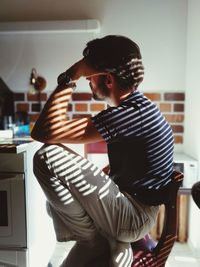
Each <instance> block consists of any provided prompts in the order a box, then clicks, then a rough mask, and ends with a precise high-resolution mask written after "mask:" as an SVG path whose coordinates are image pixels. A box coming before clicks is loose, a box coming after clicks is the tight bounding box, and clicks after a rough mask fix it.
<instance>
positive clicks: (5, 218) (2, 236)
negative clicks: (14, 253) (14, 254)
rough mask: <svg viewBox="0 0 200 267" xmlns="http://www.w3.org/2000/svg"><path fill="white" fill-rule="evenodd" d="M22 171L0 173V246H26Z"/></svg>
mask: <svg viewBox="0 0 200 267" xmlns="http://www.w3.org/2000/svg"><path fill="white" fill-rule="evenodd" d="M25 210H26V208H25V184H24V174H23V173H19V174H17V173H0V248H20V247H21V248H26V246H27V242H26V212H25Z"/></svg>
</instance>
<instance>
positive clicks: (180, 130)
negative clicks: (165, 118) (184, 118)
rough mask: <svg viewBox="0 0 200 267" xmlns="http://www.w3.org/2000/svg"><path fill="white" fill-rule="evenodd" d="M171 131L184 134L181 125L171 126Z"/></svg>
mask: <svg viewBox="0 0 200 267" xmlns="http://www.w3.org/2000/svg"><path fill="white" fill-rule="evenodd" d="M171 127H172V130H173V132H174V133H183V132H184V128H183V126H182V125H171Z"/></svg>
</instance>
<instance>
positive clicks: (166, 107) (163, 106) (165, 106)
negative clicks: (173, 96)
mask: <svg viewBox="0 0 200 267" xmlns="http://www.w3.org/2000/svg"><path fill="white" fill-rule="evenodd" d="M159 106H160V110H161V112H171V111H172V105H171V104H170V103H160V105H159Z"/></svg>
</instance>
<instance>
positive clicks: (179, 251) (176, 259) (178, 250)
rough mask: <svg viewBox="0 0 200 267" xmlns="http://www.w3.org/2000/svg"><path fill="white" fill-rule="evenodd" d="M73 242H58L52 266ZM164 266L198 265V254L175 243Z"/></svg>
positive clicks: (189, 266)
mask: <svg viewBox="0 0 200 267" xmlns="http://www.w3.org/2000/svg"><path fill="white" fill-rule="evenodd" d="M73 244H74V242H72V241H71V242H67V243H58V244H57V246H56V249H55V253H54V256H53V258H52V260H51V263H52V265H53V267H58V266H59V265H60V264H61V262H62V260H63V259H64V257H66V255H67V253H68V252H69V250H70V249H71V247H72V246H73ZM166 267H200V255H199V256H198V257H197V256H196V257H195V256H194V254H193V253H192V251H191V249H190V248H189V246H188V245H187V244H180V243H176V244H175V245H174V247H173V249H172V252H171V254H170V256H169V258H168V261H167V263H166Z"/></svg>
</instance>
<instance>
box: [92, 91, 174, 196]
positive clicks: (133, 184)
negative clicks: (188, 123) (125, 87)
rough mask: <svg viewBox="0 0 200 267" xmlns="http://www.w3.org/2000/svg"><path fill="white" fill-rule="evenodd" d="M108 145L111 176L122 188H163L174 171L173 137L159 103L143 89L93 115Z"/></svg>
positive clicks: (130, 190)
mask: <svg viewBox="0 0 200 267" xmlns="http://www.w3.org/2000/svg"><path fill="white" fill-rule="evenodd" d="M92 120H93V123H94V125H95V127H96V128H97V129H98V131H99V132H100V134H101V135H102V136H103V138H104V139H105V141H106V142H107V146H108V157H109V163H110V176H111V178H112V179H114V181H115V182H116V184H118V186H119V188H120V189H121V190H125V191H127V192H129V193H130V194H134V192H135V191H137V189H139V188H148V189H151V188H154V189H158V188H162V187H163V186H165V185H166V184H168V183H169V182H170V178H169V177H170V175H171V174H172V172H173V150H174V139H173V133H172V129H171V127H170V125H169V124H168V122H167V121H166V120H165V118H164V116H163V115H162V113H161V112H160V110H159V109H158V107H157V106H156V105H155V104H154V103H153V102H151V100H149V99H148V98H147V97H145V96H144V95H143V94H142V93H141V92H139V91H136V92H133V93H131V94H130V95H129V96H128V97H127V98H126V99H124V101H123V102H121V103H120V105H119V106H117V107H110V108H108V109H107V110H104V111H102V112H100V113H99V114H97V115H96V116H94V117H93V118H92Z"/></svg>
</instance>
